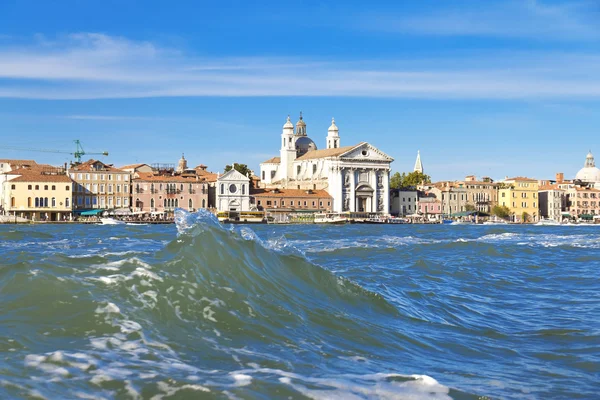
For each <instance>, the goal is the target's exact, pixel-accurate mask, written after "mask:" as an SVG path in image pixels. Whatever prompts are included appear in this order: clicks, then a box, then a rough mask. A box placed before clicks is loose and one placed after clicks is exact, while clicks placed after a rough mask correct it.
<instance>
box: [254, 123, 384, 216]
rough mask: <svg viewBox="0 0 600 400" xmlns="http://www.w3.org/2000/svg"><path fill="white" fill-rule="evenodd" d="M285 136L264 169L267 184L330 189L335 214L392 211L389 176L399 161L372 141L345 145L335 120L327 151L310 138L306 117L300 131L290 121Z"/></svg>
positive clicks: (263, 183) (286, 126) (330, 130)
mask: <svg viewBox="0 0 600 400" xmlns="http://www.w3.org/2000/svg"><path fill="white" fill-rule="evenodd" d="M281 136H282V140H281V148H280V156H279V157H273V158H271V159H270V160H267V161H265V162H264V163H262V164H261V165H260V169H261V179H262V182H261V184H262V185H263V186H265V187H271V188H275V187H277V188H280V189H314V190H319V189H324V190H327V192H328V193H329V195H330V196H331V197H332V198H333V211H335V212H343V211H352V212H373V213H375V212H376V213H384V214H388V213H389V212H390V204H389V203H390V201H389V199H390V196H389V194H390V189H389V182H390V177H389V173H390V164H391V163H392V161H394V160H393V158H391V157H390V156H388V155H387V154H385V153H383V152H382V151H380V150H379V149H377V148H376V147H374V146H372V145H370V144H369V143H366V142H362V143H359V144H357V145H355V146H346V147H341V146H340V143H341V142H340V136H339V130H338V127H337V126H336V125H335V122H334V121H332V124H331V126H330V127H329V130H328V132H327V137H326V149H324V150H318V149H317V147H316V145H315V143H314V142H313V141H312V140H311V139H310V138H308V137H307V136H306V124H305V123H304V121H303V120H302V118H301V119H300V121H298V123H297V124H296V132H294V127H293V125H292V123H291V121H290V119H289V117H288V120H287V122H286V124H285V125H284V126H283V133H282V135H281Z"/></svg>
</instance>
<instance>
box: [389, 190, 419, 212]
mask: <svg viewBox="0 0 600 400" xmlns="http://www.w3.org/2000/svg"><path fill="white" fill-rule="evenodd" d="M390 197H391V198H390V214H392V215H394V216H397V217H405V216H407V215H411V214H414V213H416V212H417V211H418V210H417V199H418V192H417V190H408V189H391V191H390Z"/></svg>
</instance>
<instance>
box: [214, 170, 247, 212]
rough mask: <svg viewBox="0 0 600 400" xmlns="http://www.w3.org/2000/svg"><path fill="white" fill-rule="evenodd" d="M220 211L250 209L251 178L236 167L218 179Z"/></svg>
mask: <svg viewBox="0 0 600 400" xmlns="http://www.w3.org/2000/svg"><path fill="white" fill-rule="evenodd" d="M216 197H217V198H216V203H217V204H216V206H217V210H218V211H250V178H248V177H247V176H244V175H242V174H241V173H239V172H238V171H236V170H235V169H232V170H230V171H227V172H226V173H224V174H223V175H221V176H220V177H219V178H218V179H217V196H216Z"/></svg>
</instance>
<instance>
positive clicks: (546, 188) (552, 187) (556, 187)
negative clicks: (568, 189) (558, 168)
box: [538, 183, 563, 191]
mask: <svg viewBox="0 0 600 400" xmlns="http://www.w3.org/2000/svg"><path fill="white" fill-rule="evenodd" d="M538 190H539V191H544V190H563V189H561V188H560V187H559V186H558V184H556V183H555V184H553V185H542V186H540V187H539V188H538Z"/></svg>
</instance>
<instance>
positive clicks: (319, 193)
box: [250, 189, 331, 198]
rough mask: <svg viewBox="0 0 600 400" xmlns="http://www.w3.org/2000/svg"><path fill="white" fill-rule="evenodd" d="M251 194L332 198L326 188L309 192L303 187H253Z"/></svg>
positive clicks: (257, 195)
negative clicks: (302, 188)
mask: <svg viewBox="0 0 600 400" xmlns="http://www.w3.org/2000/svg"><path fill="white" fill-rule="evenodd" d="M250 196H254V197H309V198H314V197H319V198H331V196H330V195H329V193H327V191H326V190H311V191H310V193H307V190H301V189H252V190H250Z"/></svg>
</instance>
